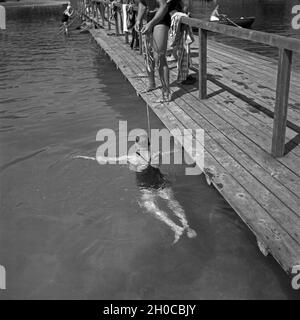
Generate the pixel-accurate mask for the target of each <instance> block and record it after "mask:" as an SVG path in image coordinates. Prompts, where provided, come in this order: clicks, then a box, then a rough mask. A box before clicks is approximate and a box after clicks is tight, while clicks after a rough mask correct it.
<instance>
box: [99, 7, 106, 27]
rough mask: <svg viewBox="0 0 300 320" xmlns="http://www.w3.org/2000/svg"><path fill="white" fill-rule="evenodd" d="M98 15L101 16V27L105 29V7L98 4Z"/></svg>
mask: <svg viewBox="0 0 300 320" xmlns="http://www.w3.org/2000/svg"><path fill="white" fill-rule="evenodd" d="M99 9H100V14H101V19H102V27H103V28H104V27H105V5H104V4H103V3H101V2H100V7H99Z"/></svg>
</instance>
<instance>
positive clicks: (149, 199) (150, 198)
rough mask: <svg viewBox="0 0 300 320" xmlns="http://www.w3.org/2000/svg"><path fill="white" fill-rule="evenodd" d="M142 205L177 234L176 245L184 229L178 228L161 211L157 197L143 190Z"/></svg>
mask: <svg viewBox="0 0 300 320" xmlns="http://www.w3.org/2000/svg"><path fill="white" fill-rule="evenodd" d="M141 192H142V196H141V203H140V205H141V206H142V207H144V208H145V209H146V210H147V211H148V212H150V213H152V214H153V215H154V216H155V217H156V218H157V219H159V220H160V221H162V222H164V223H165V224H166V225H167V226H169V227H170V228H171V230H172V231H173V232H174V233H175V239H174V242H173V243H176V242H177V241H178V240H179V239H180V237H181V235H182V233H183V231H184V228H182V227H180V226H178V225H177V224H176V223H175V222H173V221H172V220H171V219H170V218H169V217H168V215H167V213H166V212H164V211H163V210H161V209H159V207H158V206H157V205H156V204H155V195H154V194H153V192H152V191H150V190H141Z"/></svg>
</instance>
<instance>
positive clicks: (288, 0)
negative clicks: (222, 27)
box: [190, 0, 300, 70]
mask: <svg viewBox="0 0 300 320" xmlns="http://www.w3.org/2000/svg"><path fill="white" fill-rule="evenodd" d="M190 3H191V7H192V10H191V12H192V14H193V16H195V17H197V18H201V19H208V18H209V17H210V14H211V12H212V10H213V8H214V7H215V4H214V1H205V0H190ZM217 3H218V4H219V6H220V9H219V11H220V13H224V14H227V15H228V17H233V18H235V17H243V16H244V17H245V16H255V22H254V24H253V25H252V29H254V30H259V31H265V32H270V33H276V34H279V35H283V36H289V37H294V38H298V39H300V32H299V30H294V29H293V28H292V24H291V22H292V17H293V15H292V8H293V6H295V5H297V4H299V1H298V0H238V1H237V0H218V1H217ZM214 39H217V40H218V41H222V42H223V43H226V44H229V45H233V46H236V47H238V48H241V49H246V50H249V51H253V52H256V53H260V54H263V55H267V56H269V57H272V58H277V56H278V50H277V49H275V48H272V47H268V46H264V45H260V44H258V43H255V42H250V41H241V40H239V39H236V38H229V37H225V36H216V37H214ZM294 68H297V69H299V70H300V56H299V54H295V57H294Z"/></svg>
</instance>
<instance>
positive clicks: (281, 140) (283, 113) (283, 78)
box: [272, 49, 293, 157]
mask: <svg viewBox="0 0 300 320" xmlns="http://www.w3.org/2000/svg"><path fill="white" fill-rule="evenodd" d="M292 58H293V51H290V50H287V49H279V61H278V71H277V88H276V102H275V110H274V124H273V139H272V155H273V156H274V157H282V156H284V151H285V132H286V120H287V112H288V103H289V90H290V78H291V66H292Z"/></svg>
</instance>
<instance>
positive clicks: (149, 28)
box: [142, 21, 153, 34]
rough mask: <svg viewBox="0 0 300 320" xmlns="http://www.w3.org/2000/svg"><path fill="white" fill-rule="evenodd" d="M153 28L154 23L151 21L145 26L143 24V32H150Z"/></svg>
mask: <svg viewBox="0 0 300 320" xmlns="http://www.w3.org/2000/svg"><path fill="white" fill-rule="evenodd" d="M152 29H153V25H152V23H151V21H150V22H148V23H147V24H146V25H145V26H143V28H142V34H146V33H150V32H151V31H152Z"/></svg>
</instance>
